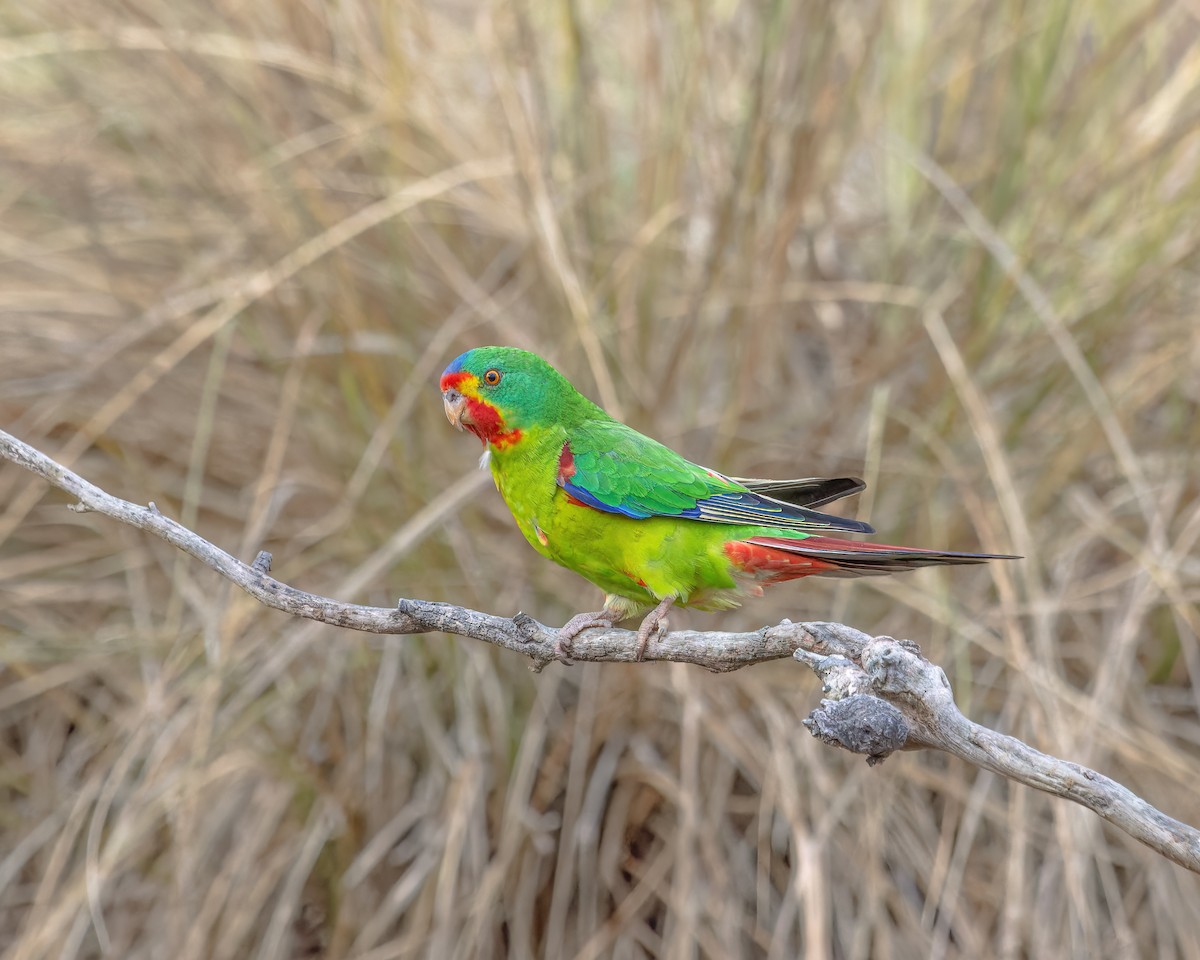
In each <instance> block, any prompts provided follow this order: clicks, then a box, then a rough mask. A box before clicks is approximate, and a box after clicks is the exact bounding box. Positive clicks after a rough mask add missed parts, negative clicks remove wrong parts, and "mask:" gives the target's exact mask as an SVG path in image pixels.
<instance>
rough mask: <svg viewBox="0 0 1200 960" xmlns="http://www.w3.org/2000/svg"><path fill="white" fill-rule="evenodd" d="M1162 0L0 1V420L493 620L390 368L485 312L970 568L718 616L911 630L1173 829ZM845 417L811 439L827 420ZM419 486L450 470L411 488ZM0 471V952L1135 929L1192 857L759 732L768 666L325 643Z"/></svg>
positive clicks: (475, 525) (607, 384)
mask: <svg viewBox="0 0 1200 960" xmlns="http://www.w3.org/2000/svg"><path fill="white" fill-rule="evenodd" d="M1197 17H1198V13H1197V9H1196V8H1195V6H1194V5H1188V4H1175V5H1171V4H1160V3H1135V4H1133V5H1129V4H1117V3H1093V4H1086V5H1076V4H1071V3H1069V2H1067V0H1051V2H1047V3H1043V4H1018V3H1006V2H1001V0H995V2H992V0H987V2H976V3H972V4H953V3H947V2H934V3H921V2H919V0H913V2H906V3H903V4H879V3H868V2H855V3H844V2H843V3H833V2H812V3H805V4H795V5H793V4H786V3H778V4H773V5H757V6H755V5H737V4H728V3H725V4H712V5H710V4H704V3H700V4H682V3H678V4H670V3H650V4H643V3H616V4H608V5H601V4H594V3H581V2H579V0H567V2H565V3H561V4H515V5H509V4H499V3H497V4H494V5H475V4H466V3H458V4H446V3H425V4H387V3H369V2H366V0H346V2H342V3H339V4H320V3H308V4H300V3H293V2H290V0H259V2H255V3H242V4H233V3H220V4H211V3H200V2H195V0H184V2H170V3H168V2H167V0H125V2H122V3H120V4H104V3H100V2H97V0H83V2H81V3H76V4H69V5H68V4H56V3H50V2H46V0H29V2H27V3H23V4H8V5H5V6H4V7H3V8H0V25H2V28H3V30H4V32H5V34H6V37H5V39H3V40H2V41H0V344H2V345H3V349H2V350H0V421H2V422H3V423H4V424H5V425H6V427H7V428H8V429H11V430H12V431H13V432H15V433H17V434H18V435H20V436H22V437H23V438H24V439H26V440H28V441H30V442H32V443H34V444H35V445H38V446H40V447H41V448H42V449H44V450H46V451H47V452H48V453H50V454H52V455H58V456H59V457H60V458H62V459H65V460H67V461H70V462H71V463H72V464H73V465H74V466H75V467H76V468H77V469H79V470H80V471H81V472H83V473H84V475H86V476H88V477H89V478H91V479H92V480H94V481H96V482H98V483H100V484H101V485H103V486H105V487H106V488H108V489H109V490H111V491H112V492H113V493H116V494H118V495H120V496H124V497H128V498H131V499H135V500H139V499H140V500H143V501H145V500H150V499H154V500H156V501H157V502H158V504H159V505H160V507H162V509H163V510H164V511H167V512H169V513H170V514H171V515H173V516H176V517H179V518H181V519H183V520H184V521H185V522H188V523H190V524H193V525H194V526H195V527H196V528H197V529H198V530H199V531H200V532H201V533H203V534H204V535H206V536H207V537H209V538H210V539H212V540H214V541H216V542H218V543H221V544H222V545H224V546H226V547H228V548H230V549H233V550H236V551H238V552H239V553H240V554H241V555H242V556H244V557H250V556H252V555H253V553H254V551H255V550H256V549H258V548H260V547H263V548H266V549H270V550H272V551H273V552H274V553H275V556H276V571H277V572H278V573H279V575H280V576H281V577H283V578H284V579H288V580H291V581H293V582H295V583H297V584H299V585H302V586H304V587H306V588H308V589H312V590H315V591H318V592H322V593H327V594H330V595H334V596H338V597H341V598H344V599H352V598H361V599H364V600H370V601H373V602H378V603H386V602H387V601H388V600H389V599H390V598H393V597H395V596H397V595H401V594H403V595H408V596H420V597H427V598H431V599H449V600H455V601H458V602H461V603H464V604H467V605H472V606H477V607H481V608H484V609H487V610H490V611H494V612H497V613H506V612H515V611H516V610H518V609H525V610H528V611H530V612H532V613H534V614H535V615H536V616H538V617H539V618H540V619H542V620H545V621H548V622H556V621H557V622H561V620H562V619H563V618H565V617H566V616H567V615H568V614H569V613H570V612H572V611H575V610H577V609H580V608H582V607H585V606H587V605H588V604H590V603H592V602H594V599H595V598H594V595H593V591H592V590H591V589H590V588H589V587H588V586H587V585H586V584H584V583H583V582H582V581H579V580H578V579H576V578H574V577H572V576H571V575H570V574H567V573H566V572H564V571H559V570H557V569H552V568H550V567H549V566H548V565H547V564H545V563H544V562H542V561H540V560H539V559H538V558H537V557H536V556H535V555H534V554H533V552H532V551H530V550H529V549H528V548H527V547H526V546H525V544H524V543H523V542H521V541H520V539H519V535H518V534H517V532H516V530H515V528H514V527H513V525H512V524H511V522H510V520H509V518H508V517H507V516H506V515H505V512H504V509H503V507H502V505H501V504H500V503H499V501H498V498H496V497H495V496H494V494H493V493H492V492H491V491H490V490H489V489H486V480H485V479H483V478H482V476H481V475H479V474H477V473H475V472H474V461H475V457H476V456H477V453H478V451H477V450H475V449H472V447H471V444H469V443H468V442H467V441H466V440H464V438H462V437H460V436H458V435H455V434H452V433H451V432H450V431H449V429H448V428H447V426H446V424H445V423H444V421H443V419H442V414H441V409H440V403H439V402H438V399H437V396H436V391H435V389H434V383H435V378H436V375H437V373H438V372H439V371H440V370H441V368H442V366H443V365H444V364H445V363H446V361H447V360H448V359H449V358H450V357H452V356H453V355H455V354H456V353H457V352H458V351H459V350H461V349H463V348H465V347H467V346H470V345H473V344H479V343H485V342H497V341H498V342H509V343H515V344H518V345H521V346H526V347H531V348H534V349H537V350H538V351H540V352H542V353H544V354H546V355H549V356H550V357H551V358H552V359H554V360H555V361H557V362H558V363H559V364H560V365H561V366H562V367H563V368H564V369H565V370H566V371H567V372H568V373H569V374H570V375H571V376H572V378H573V379H574V380H575V381H576V382H577V383H578V384H579V385H580V386H581V387H582V388H584V389H585V390H586V391H588V392H589V393H591V395H593V396H595V397H597V399H600V400H602V401H603V402H605V403H606V404H608V405H609V406H610V407H611V408H613V409H614V412H618V413H620V414H622V415H624V416H625V417H626V418H627V419H629V420H630V421H631V422H633V423H634V424H636V425H637V426H639V427H643V428H645V429H646V430H647V431H649V432H651V433H653V434H655V435H656V436H658V437H660V438H661V439H663V440H665V441H667V442H669V443H671V444H673V445H675V446H676V447H678V448H680V449H682V450H684V451H685V452H686V453H687V454H689V455H691V456H692V457H694V458H697V459H701V460H703V461H707V462H710V463H713V464H714V465H715V466H718V467H723V468H726V469H729V470H732V471H737V472H742V473H747V474H771V473H775V474H782V475H789V474H795V473H804V472H814V473H815V472H859V471H862V470H864V469H865V470H866V471H867V473H866V475H867V477H868V479H869V480H870V481H871V484H872V487H871V490H870V492H869V493H868V495H867V496H866V497H865V498H864V499H863V501H862V504H861V509H862V510H863V511H864V512H867V513H869V515H870V517H871V519H872V521H873V522H874V523H875V524H876V526H878V527H879V528H880V529H881V531H883V532H884V533H885V534H886V535H887V537H888V538H889V539H890V538H896V539H898V540H900V541H901V542H911V543H915V544H921V545H927V546H931V547H956V548H962V549H972V548H976V547H982V548H985V549H996V550H1003V549H1008V548H1015V549H1016V550H1017V551H1018V552H1021V553H1024V554H1025V555H1026V557H1027V559H1026V560H1025V561H1023V562H1021V563H1012V564H994V565H992V566H991V567H990V568H988V569H986V570H949V571H931V570H927V571H921V572H920V573H919V574H917V575H913V576H910V577H908V578H903V579H893V580H889V581H883V582H880V583H867V584H853V585H831V584H827V583H818V584H802V585H793V586H792V587H790V588H780V589H778V590H777V591H776V592H775V593H774V595H773V596H771V597H769V598H768V599H765V600H763V601H761V602H759V603H758V604H757V605H754V606H752V607H750V608H748V609H744V610H742V611H739V612H737V613H735V614H730V615H727V616H725V617H723V618H719V619H718V618H716V617H705V616H703V615H694V616H692V617H690V618H689V621H688V622H690V623H691V624H693V625H705V624H708V625H713V626H715V625H717V624H718V623H720V624H721V625H729V626H733V625H738V626H746V625H759V624H762V623H765V622H773V621H775V620H777V619H779V618H780V617H782V616H785V615H787V616H792V617H794V618H795V617H810V618H812V617H827V618H833V619H845V620H847V621H848V622H850V623H853V624H854V625H855V626H857V627H860V628H862V629H865V630H874V631H878V632H888V633H891V634H893V635H896V636H907V637H912V638H914V639H918V640H920V641H921V642H922V643H923V645H924V647H925V649H926V651H927V652H928V653H929V654H930V655H931V656H932V658H933V659H935V660H937V661H939V662H941V663H943V664H944V665H945V666H946V668H947V670H948V672H949V673H950V675H951V679H952V680H953V682H954V683H955V685H956V688H957V690H958V692H959V696H960V702H961V703H962V704H963V706H964V708H966V709H967V711H968V712H969V713H970V714H971V715H972V717H973V718H974V719H977V720H979V721H981V722H984V723H988V724H990V725H994V726H998V727H1000V728H1002V729H1005V730H1007V731H1010V732H1012V733H1015V734H1016V735H1018V736H1021V737H1023V738H1025V739H1027V740H1029V741H1031V742H1033V743H1034V744H1036V745H1037V746H1039V747H1041V748H1042V749H1045V750H1048V751H1050V752H1053V753H1056V754H1059V755H1064V756H1068V757H1071V758H1074V759H1078V760H1081V761H1084V762H1087V763H1089V764H1092V765H1094V766H1097V767H1098V768H1100V769H1102V770H1103V771H1105V772H1106V773H1109V774H1111V775H1113V776H1115V777H1117V778H1118V779H1120V780H1122V781H1123V782H1125V783H1126V784H1128V785H1130V786H1131V787H1133V788H1134V789H1135V790H1136V791H1137V792H1139V793H1141V794H1142V795H1144V796H1145V797H1147V798H1148V799H1149V800H1151V801H1152V802H1154V803H1155V804H1157V805H1159V806H1161V807H1162V808H1163V809H1165V810H1166V811H1168V812H1169V813H1171V814H1173V815H1175V816H1177V817H1179V818H1181V819H1184V820H1188V821H1190V822H1192V823H1197V822H1200V800H1198V799H1197V794H1196V790H1195V784H1196V777H1197V769H1198V760H1200V698H1198V697H1197V694H1196V693H1195V686H1196V684H1197V681H1198V680H1200V644H1198V641H1197V636H1198V634H1200V565H1198V563H1200V561H1198V560H1197V548H1196V542H1197V539H1198V538H1200V480H1198V478H1200V456H1198V454H1197V451H1198V450H1200V417H1198V416H1197V412H1198V411H1197V407H1198V405H1200V333H1198V332H1197V331H1198V330H1200V325H1198V324H1197V319H1196V307H1195V304H1196V303H1197V301H1198V296H1200V281H1198V280H1197V268H1198V266H1200V257H1198V255H1197V254H1198V249H1200V216H1198V213H1200V124H1198V123H1197V120H1198V119H1200V116H1198V115H1200V44H1198V43H1197V40H1198V38H1200V23H1198V21H1197ZM864 463H865V467H864ZM460 478H462V479H460ZM64 502H65V501H64V500H63V498H61V497H59V496H57V495H55V494H47V493H46V492H45V490H44V488H43V487H42V486H40V485H34V484H31V483H30V482H29V481H28V479H27V478H26V477H25V476H23V475H22V474H21V473H20V472H19V471H17V470H15V469H13V468H5V469H0V596H2V598H3V600H2V604H0V662H2V664H3V666H2V667H0V943H2V944H3V947H4V950H5V952H4V956H5V957H11V958H23V960H34V958H43V957H93V956H98V955H100V954H101V953H103V952H105V951H106V950H107V951H109V952H110V955H112V956H120V957H131V958H142V957H145V958H160V957H165V956H171V957H180V958H199V957H229V958H234V957H250V956H259V957H295V956H304V955H316V954H322V955H329V956H336V957H359V958H364V960H365V958H371V960H384V958H393V957H395V958H399V957H408V956H414V957H415V956H430V957H476V956H480V957H484V956H504V955H508V956H514V957H520V956H532V955H542V956H548V957H605V956H615V957H637V956H663V957H679V958H683V957H695V956H708V957H716V958H726V957H752V956H763V957H793V956H805V957H813V958H821V957H826V956H837V957H848V958H850V957H882V958H897V960H900V958H908V957H922V958H924V957H930V956H933V957H967V958H985V957H1022V956H1029V957H1033V956H1037V957H1047V956H1055V957H1064V956H1088V957H1097V956H1153V957H1166V958H1171V957H1186V956H1190V955H1192V954H1193V951H1194V949H1195V944H1196V943H1197V942H1200V913H1198V912H1197V911H1196V903H1197V898H1198V895H1200V882H1198V880H1197V878H1196V877H1194V876H1191V875H1189V874H1186V873H1185V872H1183V871H1182V870H1180V869H1178V868H1176V867H1174V866H1171V865H1170V864H1168V863H1166V862H1163V861H1161V860H1159V859H1158V858H1156V857H1155V856H1154V855H1153V854H1151V853H1150V852H1149V851H1147V850H1144V849H1142V848H1140V847H1138V846H1136V845H1135V844H1133V843H1132V842H1131V841H1129V840H1128V839H1127V838H1125V837H1124V836H1120V835H1116V834H1114V833H1113V832H1112V831H1109V830H1108V829H1106V828H1104V827H1102V826H1101V825H1100V824H1099V822H1098V821H1097V820H1096V819H1095V818H1093V817H1091V816H1089V815H1088V814H1086V813H1085V812H1084V811H1082V810H1078V809H1074V808H1071V807H1069V806H1068V805H1066V804H1063V803H1061V802H1053V801H1050V800H1048V799H1045V798H1043V797H1041V796H1039V795H1035V794H1033V793H1031V792H1029V791H1028V790H1024V789H1010V788H1008V787H1007V786H1006V785H1005V784H1003V783H999V782H997V781H996V779H995V778H994V777H992V776H990V775H981V774H979V773H978V771H975V770H972V769H966V768H964V767H962V766H961V765H959V764H957V763H949V762H947V761H946V760H944V759H943V758H940V757H937V756H902V757H897V758H894V759H893V760H891V761H889V762H888V763H887V764H886V765H885V766H884V767H883V768H882V769H880V770H868V769H867V768H866V767H865V766H864V765H863V764H862V763H861V761H860V760H857V759H854V758H851V757H848V756H843V755H839V754H837V753H834V752H832V751H830V750H828V749H825V748H821V747H819V746H817V745H815V744H814V742H813V741H811V740H810V738H809V737H808V735H807V734H806V733H804V732H803V730H802V729H801V728H800V726H799V721H800V719H801V718H802V717H803V716H804V715H805V714H806V712H807V710H808V709H809V708H810V707H811V705H812V704H813V703H814V701H815V700H816V698H817V696H818V691H817V690H816V689H815V686H814V684H813V682H812V680H811V678H810V677H809V676H808V675H807V674H806V673H805V672H804V671H803V670H801V669H799V668H796V669H789V668H787V667H786V666H775V667H771V668H759V669H751V670H746V671H743V672H742V673H740V674H736V675H733V676H730V677H710V676H708V675H705V674H703V673H701V672H699V671H697V670H693V669H687V668H683V667H668V668H662V667H654V666H649V667H644V668H642V669H624V668H596V667H576V668H574V669H571V670H564V669H558V668H550V669H548V670H547V671H546V672H545V673H544V674H542V675H540V676H536V677H535V676H531V675H530V674H529V673H528V672H527V670H526V669H525V664H523V663H521V662H518V661H517V660H516V659H515V658H513V657H511V656H505V655H501V654H498V653H496V652H494V651H492V650H489V649H484V648H482V647H481V646H479V645H475V644H471V643H468V642H466V641H461V640H456V639H451V638H447V637H437V636H431V637H421V638H415V639H405V640H400V639H396V640H384V641H380V640H378V639H372V638H368V637H362V636H351V635H345V634H339V633H336V632H334V631H332V630H328V629H323V628H318V627H315V626H313V625H310V624H302V623H296V622H292V621H288V620H286V619H284V618H282V617H280V616H279V615H277V614H274V613H271V612H268V611H264V610H261V609H258V608H257V607H256V606H255V605H254V604H253V603H251V602H250V601H248V600H247V599H245V598H243V597H241V596H239V595H235V594H232V593H231V592H230V591H229V590H228V589H226V587H225V586H224V585H222V584H221V583H219V582H218V581H217V580H216V579H215V577H214V576H213V575H212V574H211V573H210V572H209V571H206V570H203V569H198V568H197V567H196V565H195V564H194V563H192V562H191V561H189V560H187V559H186V558H183V557H181V556H177V555H175V554H173V553H172V552H171V551H170V549H169V548H167V547H166V546H165V545H163V544H159V543H155V542H151V541H150V540H148V539H147V538H144V537H140V536H137V535H136V534H134V533H132V532H130V531H127V530H123V529H118V528H116V526H115V525H114V524H112V523H110V522H107V521H104V520H102V519H97V518H95V517H93V516H77V515H74V514H71V513H69V512H67V511H66V510H65V509H64Z"/></svg>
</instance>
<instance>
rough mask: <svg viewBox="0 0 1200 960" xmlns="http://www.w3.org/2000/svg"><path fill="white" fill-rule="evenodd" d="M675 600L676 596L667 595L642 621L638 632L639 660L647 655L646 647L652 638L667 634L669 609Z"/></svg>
mask: <svg viewBox="0 0 1200 960" xmlns="http://www.w3.org/2000/svg"><path fill="white" fill-rule="evenodd" d="M674 602H675V598H674V597H665V598H664V599H663V600H661V601H659V604H658V606H657V607H655V608H654V609H653V610H651V611H650V612H649V613H648V614H646V619H645V620H643V621H642V625H641V626H640V627H638V632H637V640H638V645H637V658H638V660H641V659H642V658H643V657H644V656H645V655H646V647H648V646H649V645H650V641H651V639H654V640H657V639H659V638H660V637H662V636H664V635H665V634H666V632H667V622H668V621H667V611H668V610H670V609H671V605H672V604H673V603H674Z"/></svg>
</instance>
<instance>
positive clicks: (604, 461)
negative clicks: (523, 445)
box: [558, 420, 875, 533]
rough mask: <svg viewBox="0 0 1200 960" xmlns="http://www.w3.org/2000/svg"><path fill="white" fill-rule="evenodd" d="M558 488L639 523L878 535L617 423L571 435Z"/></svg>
mask: <svg viewBox="0 0 1200 960" xmlns="http://www.w3.org/2000/svg"><path fill="white" fill-rule="evenodd" d="M558 484H559V486H561V487H562V488H563V489H564V490H565V491H566V492H567V493H568V494H570V495H571V496H572V497H574V498H575V499H576V500H578V501H579V502H580V503H583V504H585V505H586V506H589V507H592V508H593V509H596V510H602V511H604V512H606V513H617V514H621V515H623V516H626V517H632V518H634V519H635V520H644V519H646V518H648V517H679V518H681V519H688V520H701V521H704V522H707V523H725V524H739V525H745V524H752V525H755V526H769V527H775V528H778V529H781V530H797V531H803V532H815V531H818V530H820V531H826V530H841V531H846V532H853V533H874V532H875V531H874V530H873V529H872V528H871V526H870V525H869V524H866V523H863V522H861V521H859V520H847V519H845V518H843V517H833V516H829V515H827V514H823V513H817V512H816V511H815V510H807V509H805V508H804V507H802V506H798V505H797V504H794V503H788V502H785V501H783V500H777V499H775V498H774V497H770V496H766V495H764V494H762V493H756V492H754V491H753V490H750V489H748V488H747V487H746V486H745V485H744V484H742V483H739V482H737V481H736V480H733V479H731V478H729V477H726V476H722V475H721V474H719V473H717V472H716V471H715V470H710V469H708V468H707V467H701V466H699V465H697V464H695V463H692V462H691V461H688V460H685V459H684V458H683V457H681V456H680V455H679V454H677V453H676V452H675V451H674V450H671V449H670V448H669V447H665V446H663V445H662V444H661V443H659V442H658V441H656V440H651V439H650V438H649V437H646V436H643V435H642V434H640V433H638V432H637V431H636V430H634V429H633V428H631V427H627V426H625V424H623V423H618V422H617V421H615V420H609V421H602V420H589V421H586V422H584V423H583V424H581V425H580V426H579V427H577V428H575V429H574V430H572V431H570V435H569V438H568V440H567V442H566V443H564V444H563V448H562V452H561V454H560V455H559V460H558Z"/></svg>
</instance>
